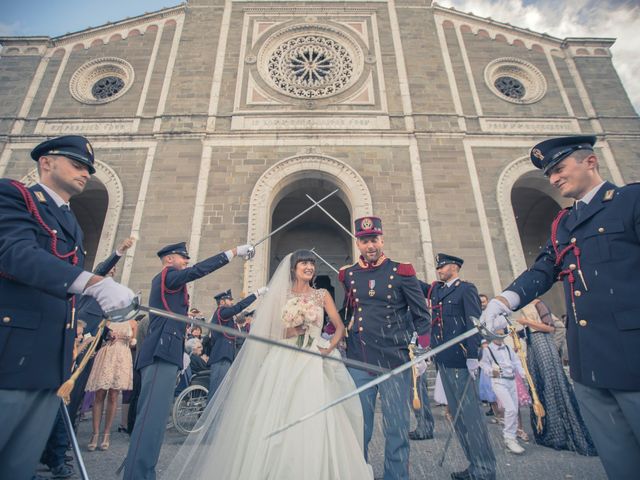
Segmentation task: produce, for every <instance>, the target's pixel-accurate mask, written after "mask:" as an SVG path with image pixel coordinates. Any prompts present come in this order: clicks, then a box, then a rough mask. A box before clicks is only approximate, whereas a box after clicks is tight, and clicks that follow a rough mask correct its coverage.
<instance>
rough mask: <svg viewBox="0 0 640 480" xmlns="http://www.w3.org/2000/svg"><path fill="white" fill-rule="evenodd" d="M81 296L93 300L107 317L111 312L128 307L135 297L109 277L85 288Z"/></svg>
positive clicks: (130, 291)
mask: <svg viewBox="0 0 640 480" xmlns="http://www.w3.org/2000/svg"><path fill="white" fill-rule="evenodd" d="M83 294H84V295H89V296H90V297H93V298H95V299H96V302H98V305H100V308H102V311H103V312H104V313H105V314H107V315H108V314H109V312H111V311H113V310H118V309H121V308H125V307H128V306H129V305H131V303H132V302H133V299H134V298H135V296H136V294H135V293H133V291H132V290H131V289H130V288H127V287H125V286H124V285H120V284H119V283H116V282H115V281H114V280H113V278H111V277H107V278H105V279H104V280H100V281H99V282H98V283H96V284H94V285H91V286H90V287H87V288H86V289H85V290H84V292H83ZM123 320H124V318H123Z"/></svg>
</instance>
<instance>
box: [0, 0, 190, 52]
mask: <svg viewBox="0 0 640 480" xmlns="http://www.w3.org/2000/svg"><path fill="white" fill-rule="evenodd" d="M186 8H187V5H186V4H181V5H178V6H176V7H170V8H165V9H162V10H159V11H157V12H150V13H145V14H143V15H139V16H137V17H133V18H127V19H124V20H120V21H117V22H113V23H111V22H110V23H106V24H104V25H100V26H98V27H90V28H87V29H85V30H81V31H79V32H73V33H67V34H65V35H61V36H59V37H53V38H51V37H45V36H38V37H0V44H1V45H3V50H2V52H1V53H2V55H37V54H40V55H42V54H44V53H45V52H46V50H47V49H56V48H58V47H70V46H71V47H77V46H78V45H81V46H82V47H83V48H89V47H90V46H91V45H92V44H94V43H96V42H97V43H99V44H104V43H109V41H110V40H111V39H113V38H117V39H122V38H127V37H128V36H129V35H130V34H132V33H133V34H136V35H138V34H142V33H144V32H143V31H141V30H140V29H141V28H143V29H148V28H149V27H152V26H155V27H158V26H159V25H160V24H161V23H163V22H165V21H167V20H171V19H174V20H175V19H177V18H178V17H182V16H184V14H185V10H186ZM33 48H38V52H35V51H34V50H33Z"/></svg>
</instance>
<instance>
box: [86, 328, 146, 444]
mask: <svg viewBox="0 0 640 480" xmlns="http://www.w3.org/2000/svg"><path fill="white" fill-rule="evenodd" d="M108 328H109V333H108V334H107V341H106V344H104V345H103V346H102V348H100V350H98V353H97V354H96V358H95V360H94V362H93V368H92V369H91V373H90V374H89V380H87V386H86V388H85V391H87V392H96V398H95V401H94V402H93V435H92V436H91V440H90V441H89V444H88V445H87V449H88V450H89V451H94V450H95V449H96V447H97V446H98V438H99V435H100V423H101V422H102V412H103V410H104V404H105V398H106V399H107V402H106V403H107V412H106V415H105V422H104V436H103V437H102V443H100V450H107V449H108V448H109V443H110V436H111V425H112V424H113V419H114V417H115V414H116V408H117V406H118V396H119V394H120V391H122V390H131V389H132V388H133V361H132V357H131V347H133V346H134V345H135V343H136V329H137V323H136V321H135V320H129V321H128V322H122V323H109V324H108Z"/></svg>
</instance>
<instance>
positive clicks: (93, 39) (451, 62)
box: [0, 0, 640, 313]
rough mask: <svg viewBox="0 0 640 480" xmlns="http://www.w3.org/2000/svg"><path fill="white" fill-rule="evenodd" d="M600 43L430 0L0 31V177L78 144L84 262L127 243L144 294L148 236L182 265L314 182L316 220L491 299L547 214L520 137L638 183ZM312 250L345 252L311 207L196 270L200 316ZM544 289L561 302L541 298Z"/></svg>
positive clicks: (289, 3)
mask: <svg viewBox="0 0 640 480" xmlns="http://www.w3.org/2000/svg"><path fill="white" fill-rule="evenodd" d="M613 43H614V39H609V38H565V39H560V38H554V37H551V36H549V35H546V34H541V33H537V32H533V31H530V30H528V29H523V28H519V27H517V26H512V25H509V24H503V23H499V22H496V21H494V20H492V19H490V18H479V17H477V16H474V15H473V14H472V13H461V12H459V11H456V10H453V9H448V8H443V7H441V6H439V5H437V4H436V3H432V2H431V1H430V0H379V1H369V0H351V1H313V0H311V1H310V0H307V1H295V0H281V1H270V2H267V1H260V0H254V1H246V0H190V1H188V2H187V3H184V4H181V5H178V6H176V7H172V8H166V9H164V10H160V11H158V12H153V13H148V14H144V15H141V16H138V17H135V18H127V19H124V20H121V21H117V22H115V23H108V24H106V25H103V26H100V27H91V28H88V29H86V30H83V31H79V32H75V33H69V34H66V35H63V36H60V37H56V38H49V37H6V38H1V39H0V44H1V45H2V50H1V52H0V176H3V177H11V178H15V179H22V180H23V181H25V182H27V183H29V182H34V181H37V177H36V172H35V163H34V162H33V161H31V160H30V159H29V151H30V149H31V148H33V146H34V145H36V144H37V143H39V142H41V141H42V140H44V139H45V138H47V137H51V136H57V135H63V134H83V135H86V136H87V137H89V138H90V140H91V141H92V143H93V145H94V147H95V150H96V158H97V165H96V168H97V173H96V175H95V177H94V178H93V179H92V181H91V182H90V184H89V186H88V188H87V190H86V191H85V192H84V193H83V194H82V195H80V196H78V197H76V198H74V199H73V201H72V206H73V209H74V211H75V212H76V215H77V216H78V218H79V220H80V222H81V224H82V226H83V229H84V231H85V235H86V239H85V245H84V247H85V249H86V250H87V251H88V261H89V265H88V266H89V267H91V266H92V265H93V264H94V262H97V261H100V260H101V259H103V258H105V257H106V256H107V255H108V254H109V253H110V252H111V251H112V250H113V248H114V247H115V245H116V243H117V242H119V241H120V240H121V239H123V238H124V237H126V236H128V235H130V234H135V235H137V236H138V237H139V241H138V242H137V244H136V245H135V247H134V248H132V249H131V250H130V251H129V252H128V253H127V256H126V258H125V259H124V261H122V262H121V264H120V271H119V272H118V277H119V278H121V280H122V281H123V282H124V283H126V284H128V285H129V286H130V287H131V288H133V289H134V290H139V291H142V292H143V300H145V301H146V298H147V295H146V294H147V292H148V289H149V286H150V281H151V278H152V276H153V275H155V274H156V273H157V272H158V271H159V270H160V263H159V261H158V258H157V257H156V254H155V252H156V251H157V250H158V249H159V248H160V247H161V246H163V245H164V244H167V243H172V242H177V241H186V242H187V243H188V245H189V247H190V251H191V255H192V259H193V260H192V261H196V260H197V259H202V258H205V257H206V256H209V255H212V254H215V253H218V252H219V251H221V250H225V249H228V248H231V247H233V246H235V245H237V244H242V243H245V242H247V241H250V242H256V241H258V240H259V239H261V238H263V237H265V236H266V235H267V234H268V233H269V232H270V231H271V230H273V229H274V228H276V227H278V226H279V225H282V224H283V223H284V222H285V221H287V220H288V219H290V218H291V217H293V216H294V215H296V214H297V213H298V212H300V211H302V210H303V209H305V208H306V207H308V206H310V205H311V202H312V200H311V199H310V198H312V199H315V200H318V199H320V198H322V197H324V196H326V195H328V194H330V193H331V192H333V191H334V190H337V192H336V193H335V194H333V195H332V196H330V197H329V198H328V199H327V200H326V201H325V202H323V204H322V205H323V206H324V208H325V209H326V211H327V212H329V213H330V214H331V215H332V216H333V217H334V218H335V220H337V222H338V223H339V224H340V225H342V226H344V227H346V228H348V229H352V221H353V219H354V218H357V217H361V216H365V215H377V216H380V217H381V218H382V219H383V226H384V231H385V242H386V245H385V252H386V253H387V255H389V256H390V257H391V258H393V259H395V260H399V261H407V262H412V263H413V264H414V266H415V267H416V270H417V272H418V276H419V277H420V278H422V279H424V280H427V281H431V280H433V279H434V278H435V270H434V255H435V254H436V253H437V252H447V253H450V254H454V255H457V256H460V257H463V258H464V259H465V265H464V268H463V270H462V276H463V278H465V279H467V280H470V281H472V282H474V283H476V284H477V285H478V288H479V290H480V291H482V292H486V293H488V294H493V293H495V292H499V291H501V289H502V287H503V286H505V285H506V284H507V283H508V282H509V281H510V280H511V279H512V278H513V276H514V275H515V274H517V273H519V272H520V271H522V270H523V269H524V268H525V266H526V265H527V263H528V262H530V261H531V260H532V259H533V258H535V256H536V254H537V252H538V251H539V249H540V246H541V245H543V244H544V242H545V240H546V238H547V236H548V234H549V225H550V222H551V220H552V218H553V217H554V216H555V214H556V212H557V211H558V209H559V208H560V207H561V206H565V205H567V201H566V200H564V199H562V198H561V197H559V196H558V194H557V193H556V192H555V191H554V189H553V188H551V187H550V185H549V184H548V182H547V181H546V180H545V179H544V178H543V177H542V176H541V175H540V173H539V172H538V171H535V170H534V168H533V167H532V165H531V163H530V161H529V159H528V151H529V149H530V147H531V146H532V145H533V144H534V143H536V142H537V141H539V140H540V139H542V138H544V137H547V136H554V135H565V134H596V135H597V136H598V143H597V149H596V150H597V154H598V155H599V158H600V159H601V168H602V171H603V173H604V176H605V177H606V178H607V179H610V180H612V181H613V182H615V183H617V184H620V185H622V184H625V183H629V182H632V181H635V180H640V170H639V169H638V164H639V160H640V159H639V154H638V152H639V151H640V120H639V118H638V116H637V114H636V112H635V111H634V108H633V106H632V105H631V103H630V101H629V98H628V96H627V94H626V92H625V90H624V88H623V86H622V84H621V82H620V79H619V78H618V75H617V73H616V71H615V69H614V67H613V65H612V62H611V52H610V47H611V46H612V45H613ZM309 197H310V198H309ZM312 247H315V248H316V250H317V251H318V252H319V253H320V254H321V255H322V256H323V257H325V258H326V259H327V260H328V261H329V262H330V263H331V264H332V265H333V266H334V267H338V268H339V267H340V266H342V265H344V264H346V263H349V262H352V261H353V260H354V258H355V257H356V249H355V245H354V242H353V241H352V240H351V238H350V237H349V236H348V235H347V233H346V232H345V231H344V230H343V229H342V228H341V226H339V225H338V224H337V223H335V222H334V221H333V220H332V219H331V218H329V217H328V216H327V215H326V214H325V213H324V212H323V211H321V210H319V209H318V208H315V209H314V210H312V211H310V212H309V213H307V214H306V215H304V216H302V217H300V218H299V219H298V220H297V221H295V222H294V223H293V224H291V225H289V226H287V227H286V228H284V229H282V230H281V231H279V232H278V233H277V234H276V235H274V236H272V237H271V238H270V239H268V240H267V241H265V242H263V243H262V244H260V245H259V246H258V248H257V255H256V258H255V259H254V260H253V261H251V262H247V263H244V264H243V262H241V261H237V260H236V261H234V262H233V263H232V264H231V265H230V266H228V267H226V268H224V269H223V270H221V271H219V272H217V273H215V274H213V275H211V276H210V277H207V278H206V279H204V280H202V281H200V282H197V283H196V284H195V286H194V288H193V291H192V301H193V302H192V303H193V304H194V305H196V306H198V307H199V308H200V309H201V310H203V311H206V312H209V311H210V310H211V308H212V306H213V294H215V293H217V292H218V291H220V290H222V289H226V288H233V289H234V291H235V292H236V296H239V295H240V293H241V292H250V291H252V290H254V289H255V288H257V287H259V286H261V285H263V284H265V282H267V280H268V278H269V275H270V273H271V272H272V271H273V270H274V269H275V267H276V266H277V264H278V262H279V261H280V260H281V259H282V258H283V257H284V256H285V255H286V254H287V253H288V252H290V251H292V250H294V249H296V248H312ZM319 273H320V275H321V279H320V280H321V281H322V284H323V285H329V284H331V285H332V286H333V287H337V285H336V275H335V273H334V272H333V271H331V269H329V268H328V267H326V266H324V265H322V264H319ZM335 293H336V297H337V300H338V301H340V300H341V298H342V292H341V291H340V287H337V288H336V291H335ZM549 300H550V301H551V303H552V305H553V306H554V307H555V308H556V311H557V312H558V313H559V312H560V311H561V309H562V308H563V307H561V306H560V305H561V303H562V302H561V301H560V300H559V297H558V292H557V291H556V292H552V293H551V294H550V297H549Z"/></svg>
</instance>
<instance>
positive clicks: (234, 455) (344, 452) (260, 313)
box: [164, 250, 373, 480]
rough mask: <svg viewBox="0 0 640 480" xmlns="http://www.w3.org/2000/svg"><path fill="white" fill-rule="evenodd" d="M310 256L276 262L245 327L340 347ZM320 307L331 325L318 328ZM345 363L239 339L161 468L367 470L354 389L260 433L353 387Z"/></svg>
mask: <svg viewBox="0 0 640 480" xmlns="http://www.w3.org/2000/svg"><path fill="white" fill-rule="evenodd" d="M314 277H315V258H314V255H313V254H312V253H311V252H310V251H308V250H297V251H295V252H294V253H292V254H289V255H288V256H287V257H286V258H285V259H284V260H283V261H282V262H281V263H280V266H279V267H278V269H277V270H276V272H275V274H274V275H273V278H272V279H271V282H270V283H269V292H268V293H267V294H266V296H265V297H264V299H263V302H262V304H261V305H260V306H259V308H258V310H257V315H256V317H255V320H254V321H253V323H252V325H251V333H253V334H256V335H260V336H268V337H271V338H274V339H278V340H282V341H284V342H287V343H290V344H293V345H298V346H299V347H302V348H304V349H309V350H316V351H320V352H321V353H322V354H323V355H332V356H335V357H339V353H338V352H337V351H336V350H335V348H336V345H337V344H338V342H339V341H340V339H341V337H342V335H343V334H344V325H343V323H342V321H341V319H340V316H339V315H338V312H337V310H336V306H335V304H334V302H333V300H332V298H331V296H330V295H329V293H328V292H327V291H326V290H324V289H318V290H316V289H314V288H312V287H311V284H312V281H313V279H314ZM324 312H326V313H327V315H328V316H329V319H330V320H331V323H332V324H333V325H334V326H335V328H336V333H335V335H334V336H333V338H332V339H331V341H330V342H329V341H328V340H325V339H323V338H322V337H321V335H320V334H321V330H322V323H323V317H324ZM355 388H356V387H355V384H354V383H353V380H352V379H351V376H350V375H349V373H348V372H347V369H346V368H345V367H344V365H342V364H340V363H338V362H324V361H323V360H322V358H320V357H314V356H311V355H305V354H302V353H299V352H295V351H293V350H288V349H284V348H279V347H275V346H268V345H265V344H263V343H258V342H252V341H250V340H248V341H246V342H245V343H244V346H243V347H242V350H241V351H240V354H239V355H238V357H237V358H236V360H235V361H234V363H233V365H232V366H231V369H230V370H229V373H228V374H227V375H226V377H225V378H224V380H223V382H222V384H221V385H220V387H219V389H218V390H217V391H216V394H215V396H214V397H213V399H212V401H211V402H209V406H208V407H207V409H206V410H205V412H204V414H203V416H202V418H201V419H200V422H199V426H201V428H200V430H199V431H198V432H196V433H192V434H191V435H190V436H189V437H188V438H187V440H186V441H185V443H184V444H183V446H182V447H181V448H180V451H179V452H178V455H177V456H176V457H175V458H174V459H173V460H172V462H171V464H170V465H169V468H168V471H167V472H166V474H165V475H164V478H167V479H176V478H180V479H188V480H192V479H224V480H287V479H296V480H298V479H303V478H313V479H318V480H339V479H345V480H346V479H358V480H360V479H372V478H373V471H372V469H371V467H370V466H369V465H368V464H367V463H366V461H365V459H364V454H363V451H364V450H363V435H364V433H363V432H364V429H363V419H362V408H361V406H360V400H359V399H358V397H354V398H352V399H350V400H348V401H346V402H343V403H341V404H339V405H337V406H335V407H333V408H330V409H329V410H327V411H325V412H324V413H323V414H321V415H317V416H315V417H313V418H311V419H310V420H308V421H306V422H303V423H300V424H298V425H296V426H294V427H292V428H290V429H289V430H286V431H284V432H282V433H280V434H278V435H275V436H273V437H270V438H267V436H268V434H269V433H271V432H272V431H273V430H275V429H276V428H278V427H280V426H283V425H285V424H287V423H289V422H290V421H293V420H296V419H297V418H299V417H301V416H302V415H304V414H306V413H308V412H310V411H312V410H315V409H316V408H318V407H320V406H322V405H324V404H326V403H328V402H330V401H331V400H333V399H335V398H337V397H339V396H341V395H343V394H345V393H347V392H349V391H352V390H354V389H355Z"/></svg>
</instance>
